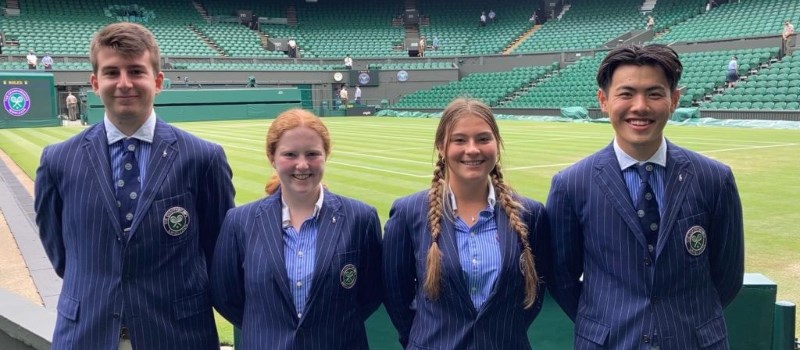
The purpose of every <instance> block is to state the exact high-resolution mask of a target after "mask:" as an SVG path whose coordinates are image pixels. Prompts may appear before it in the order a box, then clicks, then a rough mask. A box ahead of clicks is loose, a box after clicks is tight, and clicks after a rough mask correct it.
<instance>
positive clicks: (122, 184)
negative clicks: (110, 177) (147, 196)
mask: <svg viewBox="0 0 800 350" xmlns="http://www.w3.org/2000/svg"><path fill="white" fill-rule="evenodd" d="M137 147H139V140H137V139H134V138H127V139H124V140H123V141H122V148H123V150H122V163H121V166H122V172H121V173H120V174H121V176H120V178H119V179H118V180H117V181H116V187H117V206H119V222H120V224H121V226H122V231H123V232H122V236H123V237H127V236H128V234H129V231H130V230H131V224H133V216H134V215H135V214H136V203H137V200H138V199H139V191H140V188H141V184H140V181H139V163H138V162H137V161H136V148H137Z"/></svg>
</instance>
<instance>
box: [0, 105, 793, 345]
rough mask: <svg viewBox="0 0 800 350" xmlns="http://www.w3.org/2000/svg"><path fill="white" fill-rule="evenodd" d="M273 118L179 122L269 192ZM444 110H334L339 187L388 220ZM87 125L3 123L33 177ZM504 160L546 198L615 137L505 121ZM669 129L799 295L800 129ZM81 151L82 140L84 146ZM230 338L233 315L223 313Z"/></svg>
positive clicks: (3, 133) (603, 127) (254, 194)
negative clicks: (51, 149) (711, 163)
mask: <svg viewBox="0 0 800 350" xmlns="http://www.w3.org/2000/svg"><path fill="white" fill-rule="evenodd" d="M269 122H270V121H268V120H256V121H227V122H219V121H217V122H196V123H181V124H177V125H179V126H180V127H181V128H183V129H185V130H188V131H190V132H192V133H194V134H196V135H198V136H200V137H202V138H205V139H208V140H211V141H213V142H217V143H219V144H221V145H223V147H224V148H225V151H226V153H227V155H228V160H229V162H230V164H231V167H232V168H233V173H234V179H233V181H234V185H235V187H236V202H237V204H243V203H246V202H249V201H252V200H254V199H257V198H260V197H261V196H263V188H264V183H265V182H266V180H267V179H268V178H269V176H270V175H271V169H269V167H268V164H267V161H266V156H265V155H264V144H265V135H266V130H267V128H268V126H269ZM437 122H438V120H437V119H401V118H328V119H325V123H326V125H327V126H328V127H329V129H330V130H331V134H332V139H333V152H332V154H331V157H330V159H329V161H328V164H327V167H326V174H325V179H324V183H325V184H326V185H327V186H328V187H329V188H330V190H331V191H334V192H336V193H339V194H342V195H346V196H350V197H355V198H358V199H360V200H363V201H365V202H367V203H369V204H371V205H374V206H375V207H377V208H378V212H379V214H380V215H381V220H382V221H385V220H386V218H387V215H388V211H389V207H390V205H391V203H392V201H393V200H394V199H396V198H398V197H400V196H403V195H407V194H410V193H412V192H416V191H418V190H421V189H424V188H426V187H427V186H428V185H429V182H430V177H431V169H432V160H433V156H434V153H433V145H432V143H433V133H434V131H435V128H436V123H437ZM80 130H82V128H78V127H56V128H38V129H6V130H0V148H2V149H3V150H4V151H5V152H6V153H8V154H9V155H10V156H11V157H12V158H13V159H14V160H15V161H16V162H17V164H19V165H20V166H21V167H22V168H23V169H24V171H25V172H26V173H27V174H29V175H30V176H31V177H33V176H34V174H35V169H36V166H37V164H38V159H39V155H40V154H41V150H42V148H43V147H44V146H45V145H47V144H50V143H53V142H58V141H61V140H64V139H66V138H67V137H69V136H71V135H73V134H75V133H77V132H79V131H80ZM500 130H501V134H502V136H503V137H504V139H505V145H506V149H505V152H504V153H503V159H502V162H503V166H504V169H505V174H506V178H507V180H508V181H509V183H510V184H511V185H512V186H513V187H514V188H515V189H516V190H517V191H518V192H520V193H521V194H522V195H525V196H528V197H532V198H534V199H537V200H539V201H544V200H545V199H546V196H547V192H548V189H549V186H550V178H551V177H552V176H553V174H555V173H556V172H557V171H558V170H560V169H562V168H564V167H566V166H568V165H569V164H572V163H574V162H575V161H577V160H579V159H581V158H583V157H585V156H587V155H589V154H591V153H593V152H594V151H596V150H598V149H600V148H601V147H604V146H605V145H607V144H608V143H609V142H610V141H611V139H612V137H613V130H612V128H611V126H610V125H609V124H604V123H586V124H580V123H546V122H529V121H501V122H500ZM666 136H667V137H668V138H669V139H670V140H671V141H672V142H675V143H677V144H678V145H681V146H683V147H687V148H689V149H692V150H695V151H698V152H701V153H703V154H705V155H707V156H709V157H712V158H715V159H718V160H720V161H722V162H724V163H726V164H728V165H729V166H731V168H733V171H734V174H735V176H736V180H737V184H738V186H739V191H740V194H741V197H742V202H743V207H744V220H745V236H746V272H758V273H762V274H764V275H766V276H767V277H769V278H770V279H772V280H773V281H775V282H776V283H778V286H779V287H778V299H779V300H790V301H792V302H798V301H800V279H798V278H797V276H800V259H798V258H797V257H798V253H797V252H798V251H799V250H800V239H798V235H800V232H798V229H797V223H798V222H800V210H798V205H797V204H796V203H797V198H800V184H799V183H798V174H800V130H768V129H737V128H724V127H700V126H678V125H670V126H667V129H666ZM75 151H76V152H79V151H80V150H79V149H76V150H75ZM219 324H220V326H219V328H220V335H221V338H222V340H223V342H226V341H227V342H231V343H232V336H229V335H230V334H231V331H230V329H231V328H230V325H228V324H226V323H224V322H220V323H219Z"/></svg>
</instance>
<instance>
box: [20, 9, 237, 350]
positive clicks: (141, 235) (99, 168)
mask: <svg viewBox="0 0 800 350" xmlns="http://www.w3.org/2000/svg"><path fill="white" fill-rule="evenodd" d="M90 59H91V62H92V69H93V72H92V75H91V77H90V82H91V84H92V88H93V89H94V92H95V93H96V94H97V95H98V96H99V97H100V99H101V100H102V101H103V105H104V106H105V116H104V118H103V122H102V123H97V124H95V125H93V126H90V127H88V128H87V129H86V130H84V131H83V132H81V133H80V134H78V135H76V136H74V137H72V138H70V139H68V140H66V141H64V142H62V143H58V144H55V145H50V146H48V147H46V148H45V149H44V151H43V152H42V158H41V162H40V165H39V168H38V170H37V172H36V200H35V207H36V222H37V224H38V225H39V235H40V237H41V240H42V244H43V245H44V248H45V251H46V252H47V255H48V257H49V258H50V261H51V262H52V264H53V267H54V269H55V271H56V273H57V274H58V275H59V276H60V277H62V278H63V285H62V289H61V294H60V297H59V301H58V307H57V309H58V317H57V319H56V327H55V333H54V335H53V344H52V347H53V349H117V348H119V349H130V348H131V347H133V348H135V349H219V341H218V337H217V332H216V326H215V324H214V314H213V312H212V309H211V297H210V293H209V278H208V273H207V271H208V268H209V266H210V262H211V255H212V253H213V251H214V245H215V243H216V240H217V236H218V234H219V229H220V226H221V225H222V220H223V218H224V215H225V213H226V212H227V210H228V209H229V208H231V207H233V196H234V190H233V186H232V184H231V169H230V167H229V166H228V163H227V160H226V158H225V153H224V152H223V150H222V148H221V147H220V146H219V145H215V144H212V143H209V142H207V141H203V140H200V139H198V138H196V137H194V136H192V135H190V134H188V133H186V132H184V131H181V130H179V129H177V128H175V127H172V126H170V125H168V124H166V123H164V122H163V121H161V120H159V119H158V118H157V117H156V114H155V110H154V109H153V101H154V100H155V97H156V94H158V93H159V92H160V91H161V84H162V82H163V80H164V74H163V73H162V72H161V71H160V69H159V65H158V63H159V49H158V47H157V46H156V42H155V38H154V37H153V34H152V33H150V32H149V31H148V30H147V29H145V28H144V27H142V26H141V25H138V24H133V23H125V22H122V23H113V24H110V25H108V26H106V27H104V28H102V29H101V30H100V31H99V32H97V33H96V34H95V36H94V38H93V39H92V43H91V51H90Z"/></svg>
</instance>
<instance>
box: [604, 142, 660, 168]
mask: <svg viewBox="0 0 800 350" xmlns="http://www.w3.org/2000/svg"><path fill="white" fill-rule="evenodd" d="M614 154H616V156H617V162H618V163H619V168H620V170H625V169H628V168H630V167H632V166H634V165H636V164H644V163H653V164H658V165H660V166H661V167H663V168H666V167H667V140H666V139H664V137H661V145H659V146H658V150H656V153H655V154H653V155H652V156H651V157H650V159H648V160H645V161H643V162H640V161H638V160H636V159H634V158H633V157H631V156H629V155H628V154H627V153H625V151H623V150H622V148H620V147H619V143H617V139H616V138H614Z"/></svg>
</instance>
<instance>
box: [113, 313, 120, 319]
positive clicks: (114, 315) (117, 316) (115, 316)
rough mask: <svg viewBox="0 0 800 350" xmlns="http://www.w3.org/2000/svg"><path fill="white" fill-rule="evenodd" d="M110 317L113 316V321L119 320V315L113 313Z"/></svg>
mask: <svg viewBox="0 0 800 350" xmlns="http://www.w3.org/2000/svg"><path fill="white" fill-rule="evenodd" d="M111 316H113V317H114V318H115V319H117V318H119V313H116V312H115V313H114V314H113V315H111Z"/></svg>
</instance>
